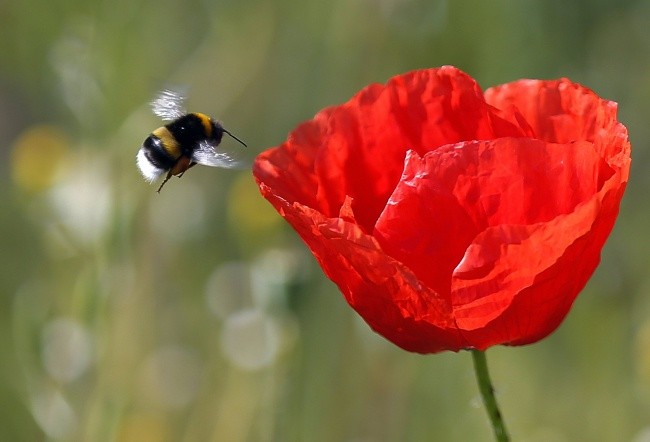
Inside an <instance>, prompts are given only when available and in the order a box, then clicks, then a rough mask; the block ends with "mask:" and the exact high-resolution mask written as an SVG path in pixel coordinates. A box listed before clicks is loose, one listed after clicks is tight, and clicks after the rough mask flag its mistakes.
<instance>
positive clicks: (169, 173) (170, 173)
mask: <svg viewBox="0 0 650 442" xmlns="http://www.w3.org/2000/svg"><path fill="white" fill-rule="evenodd" d="M171 177H172V171H171V170H170V171H169V172H167V176H166V177H165V179H164V180H163V182H162V184H160V187H159V188H158V193H160V190H161V189H162V188H163V186H164V185H165V183H166V182H167V181H169V179H170V178H171Z"/></svg>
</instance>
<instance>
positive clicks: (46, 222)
mask: <svg viewBox="0 0 650 442" xmlns="http://www.w3.org/2000/svg"><path fill="white" fill-rule="evenodd" d="M649 22H650V4H649V3H648V2H646V1H644V0H637V1H631V0H630V1H619V2H611V1H606V0H598V1H592V0H590V1H587V0H579V1H573V2H565V1H560V0H551V1H546V2H537V1H532V0H518V1H513V0H511V1H506V0H496V1H490V2H486V1H479V0H471V1H462V2H461V1H458V2H454V1H451V0H447V1H444V0H436V1H425V0H352V1H349V0H334V1H332V2H317V1H294V0H279V1H274V2H268V1H263V0H243V1H232V0H223V1H217V2H210V1H208V0H190V1H186V2H180V1H178V2H173V1H157V2H153V1H138V0H128V1H126V0H118V1H115V2H100V1H76V0H72V1H70V0H67V1H60V0H54V1H49V2H42V1H41V2H37V1H34V0H21V1H18V0H9V1H8V2H7V1H5V2H3V3H2V4H0V55H1V56H2V63H0V139H2V140H4V143H3V144H2V146H1V149H2V150H0V155H2V160H3V161H1V162H0V169H1V170H2V173H1V174H0V180H1V181H2V183H1V184H2V185H1V186H0V196H1V198H2V199H1V201H2V207H1V208H0V229H1V231H2V232H3V233H2V244H3V250H4V254H3V258H2V262H1V265H0V291H1V293H2V294H3V296H2V297H1V298H0V303H1V305H0V315H1V316H0V351H1V355H2V356H1V357H2V363H1V364H0V439H2V440H8V441H9V440H10V441H34V440H83V441H114V440H115V441H125V442H127V441H145V442H146V441H210V440H212V441H404V440H408V441H425V440H426V441H429V440H436V441H438V440H439V441H467V440H491V432H490V429H489V427H488V423H487V418H486V415H485V411H484V410H483V409H482V407H480V406H479V396H478V390H477V388H476V385H475V380H474V377H473V374H472V368H471V361H470V355H469V354H466V353H459V354H440V355H432V356H420V355H413V354H407V353H405V352H403V351H401V350H399V349H397V348H395V347H393V346H391V345H390V344H388V343H386V342H385V341H384V340H382V339H381V338H380V337H378V336H376V335H374V334H373V333H372V332H370V331H369V330H368V328H367V326H366V325H365V324H363V323H362V322H361V320H359V319H358V318H357V317H356V315H355V314H354V312H353V311H352V310H351V309H349V308H348V307H347V305H346V304H345V302H344V300H343V298H342V297H341V296H340V295H339V294H338V292H337V290H336V287H335V286H334V285H333V284H332V283H331V282H329V281H328V280H327V279H326V278H325V277H324V276H323V275H322V273H321V271H320V270H319V268H318V267H317V265H316V264H315V262H314V260H313V258H312V257H311V256H310V255H309V253H308V251H307V250H306V248H305V247H304V246H303V245H302V243H301V242H300V241H299V239H298V238H297V236H296V235H295V234H294V233H293V232H292V231H291V230H290V229H289V228H288V227H287V226H286V225H284V223H283V221H282V220H281V219H280V217H279V216H277V215H276V214H275V213H274V212H273V211H272V209H271V208H270V206H269V205H268V204H267V203H266V202H265V201H264V200H263V199H262V198H261V197H260V196H259V195H258V192H257V189H256V187H255V185H254V183H253V179H252V176H251V175H250V172H248V171H244V172H234V171H223V170H216V169H210V168H195V169H192V170H191V171H190V172H189V173H188V174H187V175H186V176H184V177H183V179H182V181H178V180H176V179H174V180H172V181H171V182H170V183H168V184H167V186H166V187H165V189H164V191H163V192H162V193H161V194H160V195H158V194H156V192H155V187H152V186H149V185H147V184H146V183H145V182H144V181H143V180H142V179H141V178H140V176H139V174H138V171H137V170H136V168H135V164H134V157H135V153H136V151H137V149H138V148H139V146H140V143H141V142H142V140H143V139H144V138H145V137H146V136H147V135H148V133H149V132H150V131H151V130H153V129H154V128H155V127H157V126H158V125H160V122H159V121H157V119H156V118H155V117H154V116H152V115H151V114H150V112H149V110H148V106H147V102H148V100H150V99H151V98H152V97H153V96H154V94H155V93H156V91H157V90H158V89H160V88H162V87H165V86H170V85H184V86H189V87H190V102H189V105H190V107H191V109H196V110H200V111H202V112H207V113H210V114H212V115H214V116H216V117H217V118H219V119H222V120H223V121H224V124H225V125H226V127H228V128H229V129H230V130H231V131H233V133H236V134H237V135H238V136H240V137H241V138H243V139H244V140H246V141H247V143H248V144H249V146H250V148H249V151H248V152H249V157H250V158H251V159H252V157H253V156H254V155H255V154H256V153H259V152H260V151H262V150H263V149H265V148H267V147H270V146H273V145H277V144H278V143H280V142H282V141H283V140H284V138H285V137H286V134H287V133H288V131H289V130H291V129H292V128H293V127H294V126H295V125H296V124H297V123H298V122H300V121H302V120H305V119H308V118H310V117H311V116H312V115H313V114H314V113H316V112H317V111H318V110H319V109H321V108H322V107H325V106H328V105H332V104H337V103H340V102H342V101H345V100H347V99H348V98H349V97H350V96H351V95H352V94H353V93H354V92H356V91H357V90H358V89H360V88H362V87H363V86H365V85H366V84H368V83H371V82H383V81H385V80H387V79H388V78H389V77H390V76H392V75H395V74H398V73H402V72H405V71H408V70H411V69H415V68H421V67H431V66H439V65H442V64H453V65H456V66H458V67H460V68H461V69H463V70H465V71H466V72H468V73H469V74H470V75H472V76H473V77H474V78H476V79H477V80H478V81H479V82H480V83H481V84H482V86H483V87H488V86H491V85H494V84H499V83H504V82H507V81H511V80H514V79H518V78H523V77H530V78H555V77H560V76H567V77H570V78H571V79H572V80H575V81H578V82H581V83H583V84H585V85H587V86H589V87H591V88H592V89H594V90H595V91H597V92H598V93H599V94H600V95H601V96H603V97H606V98H609V99H612V100H615V101H618V102H619V104H620V118H621V120H622V121H623V122H624V123H625V124H626V125H627V126H628V128H629V130H630V134H631V139H632V144H633V157H634V162H633V167H632V169H633V170H632V180H631V182H630V185H629V188H628V192H627V194H626V197H625V200H624V202H623V206H622V211H621V216H620V219H619V221H618V223H617V226H616V228H615V230H614V232H613V234H612V237H611V238H610V240H609V241H608V244H607V246H606V248H605V250H604V254H603V263H602V265H601V266H600V268H599V269H598V271H597V272H596V274H595V276H594V278H593V279H592V281H591V282H590V283H589V285H588V286H587V288H586V289H585V291H584V293H583V294H582V295H581V296H580V297H579V299H578V301H577V303H576V305H575V307H574V309H573V311H572V312H571V314H570V315H569V316H568V318H567V319H566V321H565V323H564V324H563V325H562V326H561V327H560V329H559V330H558V331H557V332H556V333H555V334H553V335H552V336H551V337H549V338H547V339H546V340H544V341H542V342H540V343H538V344H536V345H532V346H528V347H522V348H505V347H499V348H494V349H492V350H490V351H489V352H488V359H489V362H490V364H491V371H492V375H493V378H494V381H495V384H496V386H497V389H498V396H499V400H500V402H501V406H502V411H503V412H504V414H505V417H506V421H507V423H508V425H509V427H510V431H511V433H512V436H513V439H514V440H526V441H574V440H598V441H621V440H634V441H646V440H649V438H650V296H649V295H650V279H649V276H648V275H650V272H648V270H649V264H648V263H649V262H650V253H649V252H648V250H650V247H649V240H650V235H649V234H648V221H647V220H648V215H649V213H648V212H649V207H648V204H647V196H646V195H647V193H646V192H647V189H648V186H649V185H650V182H648V181H649V176H650V175H649V174H647V173H645V169H647V168H648V165H649V162H648V161H649V159H648V140H649V139H650V125H648V124H647V119H648V115H650V56H649V55H650V30H649V29H650V28H648V26H647V23H649Z"/></svg>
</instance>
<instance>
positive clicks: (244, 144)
mask: <svg viewBox="0 0 650 442" xmlns="http://www.w3.org/2000/svg"><path fill="white" fill-rule="evenodd" d="M221 129H222V130H223V131H224V132H225V133H227V134H228V135H230V136H231V137H232V138H234V139H235V140H237V141H239V142H240V143H241V144H242V145H243V146H244V147H248V146H247V145H246V143H244V142H243V141H242V140H240V139H239V138H237V137H236V136H234V135H233V134H231V133H230V132H228V131H227V130H226V129H224V128H221Z"/></svg>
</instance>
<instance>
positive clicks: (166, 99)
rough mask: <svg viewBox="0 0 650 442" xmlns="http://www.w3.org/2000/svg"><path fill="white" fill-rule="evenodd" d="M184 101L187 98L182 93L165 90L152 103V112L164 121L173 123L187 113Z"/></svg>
mask: <svg viewBox="0 0 650 442" xmlns="http://www.w3.org/2000/svg"><path fill="white" fill-rule="evenodd" d="M184 101H185V96H184V95H183V94H182V93H181V92H180V91H173V90H169V89H164V90H162V91H160V92H159V93H158V95H157V96H156V98H155V99H154V100H153V101H152V102H151V110H152V111H153V113H154V114H156V115H158V116H159V117H160V118H162V119H163V120H165V121H172V120H175V119H177V118H180V117H182V116H183V115H185V114H186V113H187V112H186V111H185V108H184V107H183V102H184Z"/></svg>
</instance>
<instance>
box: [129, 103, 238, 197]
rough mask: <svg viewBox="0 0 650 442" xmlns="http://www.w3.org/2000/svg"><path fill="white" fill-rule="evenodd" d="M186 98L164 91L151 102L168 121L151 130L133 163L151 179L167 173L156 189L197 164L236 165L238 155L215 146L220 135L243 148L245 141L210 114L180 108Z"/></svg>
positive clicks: (155, 110)
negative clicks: (227, 136) (226, 136)
mask: <svg viewBox="0 0 650 442" xmlns="http://www.w3.org/2000/svg"><path fill="white" fill-rule="evenodd" d="M184 101H185V97H184V96H183V95H181V94H180V93H179V92H175V91H171V90H163V91H161V92H160V93H159V94H158V96H157V97H156V98H155V99H154V100H153V101H152V102H151V109H152V110H153V113H154V114H156V115H158V116H159V117H160V118H162V119H163V120H164V121H170V123H168V124H166V125H164V126H162V127H159V128H158V129H156V130H154V131H153V132H152V133H151V134H150V135H149V136H148V137H147V139H146V140H144V143H142V147H140V150H139V151H138V155H137V156H136V163H137V165H138V169H140V172H141V173H142V176H144V178H145V179H146V180H147V181H149V182H153V181H154V180H155V179H156V178H158V177H160V176H161V175H162V174H164V173H165V172H167V176H166V177H165V179H164V180H163V182H162V184H161V185H160V187H159V188H158V192H160V190H161V189H162V188H163V186H164V185H165V183H166V182H167V181H168V180H169V179H170V178H171V177H172V176H173V175H177V176H178V177H179V178H180V177H181V176H182V175H183V174H184V173H185V171H187V170H188V169H189V168H190V167H193V166H195V165H197V164H203V165H205V166H212V167H224V168H237V167H240V166H241V163H240V162H239V161H238V159H237V156H238V155H237V154H235V153H229V152H226V151H224V150H223V149H218V146H219V144H220V143H221V138H222V137H223V134H224V133H225V134H228V135H229V136H230V137H232V138H233V139H235V140H237V141H238V142H239V143H241V144H242V145H243V146H244V147H246V143H244V142H243V141H242V140H240V139H239V138H237V137H236V136H234V135H233V134H231V133H230V132H228V131H227V130H226V129H224V128H223V126H221V124H220V123H219V122H217V121H215V120H213V119H212V118H210V117H209V116H207V115H205V114H202V113H199V112H192V113H187V112H186V111H185V109H184V108H183V102H184Z"/></svg>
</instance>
